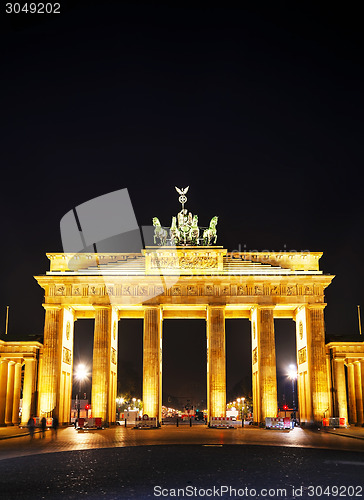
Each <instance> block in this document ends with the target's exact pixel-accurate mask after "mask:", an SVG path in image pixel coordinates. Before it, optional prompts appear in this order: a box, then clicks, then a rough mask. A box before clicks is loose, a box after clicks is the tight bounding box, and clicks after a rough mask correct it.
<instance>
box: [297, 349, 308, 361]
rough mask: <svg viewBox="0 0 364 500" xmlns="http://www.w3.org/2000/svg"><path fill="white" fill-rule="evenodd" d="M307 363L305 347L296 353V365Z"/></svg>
mask: <svg viewBox="0 0 364 500" xmlns="http://www.w3.org/2000/svg"><path fill="white" fill-rule="evenodd" d="M306 361H307V349H306V347H302V349H300V350H299V351H298V364H299V365H302V363H305V362H306Z"/></svg>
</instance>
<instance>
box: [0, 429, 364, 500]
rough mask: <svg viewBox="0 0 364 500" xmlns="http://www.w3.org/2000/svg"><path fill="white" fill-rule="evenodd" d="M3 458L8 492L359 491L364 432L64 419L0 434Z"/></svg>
mask: <svg viewBox="0 0 364 500" xmlns="http://www.w3.org/2000/svg"><path fill="white" fill-rule="evenodd" d="M0 459H1V460H0V496H1V498H4V499H6V500H8V499H9V500H12V499H18V498H22V499H42V498H45V499H57V500H58V499H76V498H77V499H78V498H80V496H82V497H83V496H87V498H90V499H93V500H94V499H95V500H98V499H101V498H105V499H108V500H111V499H128V498H131V499H132V498H133V499H134V498H138V499H144V498H158V497H159V498H176V497H180V498H182V497H183V496H184V497H189V498H201V497H203V496H206V497H207V496H211V497H213V498H225V499H230V498H258V497H261V498H263V497H264V496H269V497H270V498H272V497H276V498H292V499H295V498H316V499H317V498H325V499H327V498H331V497H339V496H340V498H349V497H350V498H363V496H364V490H363V489H362V487H363V485H364V480H363V478H364V440H363V439H357V438H353V437H343V436H339V435H334V434H329V433H326V432H318V431H316V432H314V431H308V430H303V429H300V428H296V429H294V430H293V431H291V432H284V431H268V430H263V429H252V428H248V429H247V428H245V429H242V428H238V429H207V428H205V427H202V426H195V427H192V428H190V427H189V426H181V427H178V428H175V427H172V426H166V427H162V428H161V429H155V430H134V429H130V428H127V429H125V428H124V427H117V428H111V429H105V430H100V431H89V432H76V431H75V430H74V429H73V428H65V429H60V430H59V431H58V436H57V439H56V438H55V436H52V433H51V431H48V432H47V434H46V437H45V438H44V439H42V438H39V437H38V436H37V435H36V436H35V437H34V438H33V440H32V441H31V440H30V437H29V436H23V437H17V438H14V439H6V440H2V441H0ZM349 486H351V487H352V488H354V489H348V487H349ZM225 487H227V488H228V490H227V491H225V490H221V488H225ZM336 487H338V488H341V490H337V489H336ZM187 488H189V489H187ZM310 488H311V489H310ZM320 488H323V489H322V490H321V489H320ZM325 488H326V494H323V492H324V491H325ZM327 488H329V489H327ZM178 490H179V491H178ZM269 491H270V493H271V494H269V495H268V494H267V495H265V494H266V493H268V492H269ZM177 493H178V495H177ZM182 493H183V495H182ZM273 493H274V494H273ZM311 493H312V494H311ZM321 493H322V494H321ZM329 493H330V495H329ZM339 493H341V495H339ZM344 493H345V495H344Z"/></svg>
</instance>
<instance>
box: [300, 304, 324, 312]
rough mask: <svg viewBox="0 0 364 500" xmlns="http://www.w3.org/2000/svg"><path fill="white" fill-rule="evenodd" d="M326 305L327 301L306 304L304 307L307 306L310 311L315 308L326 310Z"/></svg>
mask: <svg viewBox="0 0 364 500" xmlns="http://www.w3.org/2000/svg"><path fill="white" fill-rule="evenodd" d="M326 306H327V304H326V302H320V303H317V304H305V305H304V306H303V307H306V308H307V309H308V310H309V311H311V310H314V309H321V310H324V309H325V307H326Z"/></svg>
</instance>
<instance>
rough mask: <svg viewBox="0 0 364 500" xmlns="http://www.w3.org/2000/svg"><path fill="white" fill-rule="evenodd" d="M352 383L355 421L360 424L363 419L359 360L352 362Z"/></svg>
mask: <svg viewBox="0 0 364 500" xmlns="http://www.w3.org/2000/svg"><path fill="white" fill-rule="evenodd" d="M354 384H355V400H356V423H357V425H360V426H361V425H362V424H363V422H364V419H363V392H362V386H361V367H360V361H355V363H354Z"/></svg>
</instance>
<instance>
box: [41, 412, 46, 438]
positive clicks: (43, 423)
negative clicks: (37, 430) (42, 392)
mask: <svg viewBox="0 0 364 500" xmlns="http://www.w3.org/2000/svg"><path fill="white" fill-rule="evenodd" d="M40 424H41V427H42V434H41V437H42V438H44V437H45V431H46V428H47V420H46V418H45V417H43V418H42V420H41V421H40Z"/></svg>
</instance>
